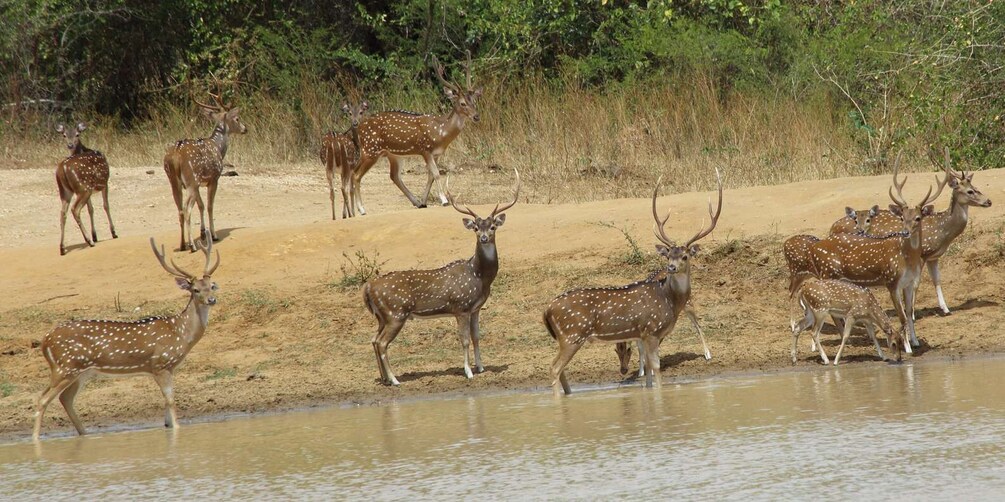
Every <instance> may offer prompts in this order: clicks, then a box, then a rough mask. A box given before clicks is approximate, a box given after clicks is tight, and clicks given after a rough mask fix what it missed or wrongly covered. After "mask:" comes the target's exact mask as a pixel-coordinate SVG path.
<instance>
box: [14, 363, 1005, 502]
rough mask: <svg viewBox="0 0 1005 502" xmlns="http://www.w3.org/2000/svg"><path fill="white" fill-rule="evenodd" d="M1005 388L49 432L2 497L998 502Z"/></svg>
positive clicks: (961, 381)
mask: <svg viewBox="0 0 1005 502" xmlns="http://www.w3.org/2000/svg"><path fill="white" fill-rule="evenodd" d="M476 378H477V377H476ZM1002 382H1005V360H1001V359H982V360H968V361H964V362H944V363H928V364H917V365H912V364H904V365H901V366H887V365H853V366H850V367H843V368H839V369H834V368H826V369H824V368H821V369H819V370H812V371H801V372H790V373H783V374H776V375H768V376H751V377H729V378H714V379H709V380H702V381H697V382H692V383H684V384H667V385H664V387H663V391H662V392H660V393H657V392H653V391H651V390H645V389H641V388H638V387H630V388H628V387H625V388H615V389H606V390H591V391H580V392H577V393H574V394H573V395H572V396H570V397H566V398H563V399H555V398H554V397H553V396H552V395H551V389H550V388H549V389H546V390H544V391H542V392H540V393H526V394H511V395H498V396H479V397H470V398H454V399H444V400H426V401H413V402H407V403H400V404H390V405H387V406H379V407H361V408H348V409H346V408H342V409H329V410H323V411H312V412H299V413H290V414H284V415H274V416H265V417H254V418H239V419H232V420H228V421H225V422H217V423H200V424H183V428H182V429H180V430H179V431H178V432H177V434H174V433H172V432H171V431H167V430H163V429H156V430H143V431H129V432H117V433H103V434H95V435H92V436H86V437H82V438H78V437H65V438H56V439H47V440H46V439H43V441H42V442H41V443H40V444H37V445H36V444H33V443H31V442H27V441H26V442H18V443H13V444H7V445H0V494H2V496H3V498H4V499H6V500H25V499H32V500H54V499H73V500H96V499H99V498H100V499H106V498H112V499H136V498H159V499H187V500H193V499H196V498H200V497H211V498H212V499H214V500H218V499H234V498H240V499H256V500H260V499H273V498H276V497H282V498H314V499H318V498H337V499H357V500H358V499H375V498H376V499H400V500H404V499H413V498H420V499H432V498H436V499H444V498H448V497H466V498H468V497H486V498H489V499H503V498H506V499H514V498H520V499H526V498H531V499H555V498H560V499H568V498H575V499H581V498H585V499H598V498H604V499H607V498H613V497H616V496H622V497H639V496H646V497H652V496H657V497H661V498H666V497H671V496H672V497H678V498H687V499H698V498H701V499H736V500H741V499H749V498H756V499H772V500H778V499H815V498H820V497H826V498H838V499H851V498H860V497H869V498H870V499H905V498H907V497H920V498H923V499H933V498H948V497H953V498H956V499H963V500H974V499H999V498H1000V497H1002V494H1005V442H1003V439H1005V413H1003V412H1005V391H1003V390H1002V388H1003V383H1002ZM575 390H576V388H575V387H574V391H575ZM50 413H62V410H61V409H60V408H59V405H58V403H57V404H55V405H54V406H53V407H51V409H50Z"/></svg>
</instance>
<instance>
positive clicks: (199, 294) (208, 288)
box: [150, 237, 220, 307]
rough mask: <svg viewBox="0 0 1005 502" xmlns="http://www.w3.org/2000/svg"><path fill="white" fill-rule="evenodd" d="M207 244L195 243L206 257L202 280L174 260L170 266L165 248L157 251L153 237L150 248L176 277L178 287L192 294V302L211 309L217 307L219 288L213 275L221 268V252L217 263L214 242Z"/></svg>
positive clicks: (217, 253)
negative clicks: (166, 259)
mask: <svg viewBox="0 0 1005 502" xmlns="http://www.w3.org/2000/svg"><path fill="white" fill-rule="evenodd" d="M206 242H207V244H203V243H202V241H196V242H195V247H196V248H197V249H199V250H201V251H202V252H203V253H204V254H205V255H206V265H205V267H204V268H203V271H202V277H201V278H200V277H198V276H196V275H195V274H192V273H190V272H186V271H185V270H183V269H182V268H181V267H179V266H178V265H177V264H176V263H175V262H174V259H173V258H172V259H171V260H170V261H171V264H170V265H169V264H168V263H167V261H165V257H164V246H163V245H161V249H160V251H157V244H156V243H155V242H154V239H153V237H151V238H150V247H151V248H153V250H154V255H155V256H157V261H159V262H160V263H161V266H162V267H164V270H165V271H167V273H169V274H171V275H173V276H174V277H175V283H177V284H178V287H179V288H181V289H183V290H185V291H188V292H189V293H191V295H192V298H191V300H190V301H191V302H194V303H195V305H196V306H202V307H211V306H213V305H216V290H217V289H218V287H217V285H216V283H215V282H213V280H212V275H213V272H215V271H216V267H219V266H220V251H217V252H216V261H215V262H214V261H213V260H212V250H213V240H212V239H208V238H207V239H206Z"/></svg>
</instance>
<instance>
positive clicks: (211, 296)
mask: <svg viewBox="0 0 1005 502" xmlns="http://www.w3.org/2000/svg"><path fill="white" fill-rule="evenodd" d="M197 246H199V247H200V248H201V249H202V250H203V252H204V253H205V254H206V264H205V267H204V268H203V271H202V274H201V278H200V277H199V276H197V275H195V274H191V273H189V272H186V271H185V270H183V269H182V268H181V267H179V266H178V265H176V264H175V263H174V260H171V264H170V265H169V264H168V263H167V262H166V261H165V259H164V247H163V246H161V250H160V251H159V252H158V251H157V245H156V244H154V240H153V239H152V238H151V239H150V247H151V248H153V250H154V255H155V256H157V261H159V262H160V264H161V266H162V267H164V270H166V271H167V273H169V274H171V275H173V276H174V277H175V282H176V283H177V284H178V287H180V288H181V289H183V290H185V291H188V292H189V301H188V306H186V307H185V310H183V311H181V313H179V314H177V315H173V316H170V317H148V318H146V319H140V320H138V321H83V320H81V321H69V322H66V323H63V324H61V325H59V326H57V327H56V328H55V329H53V330H52V331H50V332H49V334H48V335H46V336H45V338H44V339H43V340H42V347H41V348H42V356H44V357H45V360H46V362H47V363H49V371H50V377H49V386H48V387H46V388H45V390H44V391H42V395H41V396H39V398H38V400H37V401H36V407H35V429H34V432H33V437H34V439H36V440H38V438H39V434H40V433H41V430H42V417H43V416H44V415H45V409H46V407H47V406H49V403H50V402H52V400H53V399H55V398H56V397H57V396H58V397H59V401H60V403H62V404H63V408H65V409H66V414H67V415H69V416H70V421H71V422H73V427H74V428H76V429H77V433H78V434H81V435H83V434H84V433H85V431H84V426H83V424H82V423H81V422H80V418H78V417H77V413H76V411H74V409H73V400H74V398H76V396H77V393H78V392H80V389H82V388H83V387H84V384H85V383H86V382H87V381H88V380H90V379H91V378H93V377H96V376H100V375H105V376H137V375H150V376H152V377H153V378H154V380H155V381H156V382H157V385H158V386H160V388H161V392H162V393H163V394H164V401H165V412H164V425H165V426H166V427H174V428H177V427H178V413H177V411H176V409H175V403H174V390H173V387H172V380H173V377H174V370H175V368H177V367H178V365H180V364H181V363H182V361H184V360H185V356H186V355H188V353H189V351H190V350H192V347H194V346H195V344H196V343H198V342H199V340H201V339H202V335H203V334H204V333H205V332H206V325H207V323H209V309H210V307H212V306H213V305H216V290H217V286H216V283H215V282H213V281H212V275H213V272H214V271H216V268H217V267H218V266H219V265H220V253H219V251H217V254H216V260H215V261H213V260H212V248H213V242H212V241H211V240H207V243H206V245H205V246H202V242H201V241H200V242H199V243H198V244H197Z"/></svg>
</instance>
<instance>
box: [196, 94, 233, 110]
mask: <svg viewBox="0 0 1005 502" xmlns="http://www.w3.org/2000/svg"><path fill="white" fill-rule="evenodd" d="M209 95H210V96H212V97H213V100H214V101H216V105H207V104H206V103H203V102H201V101H199V100H198V99H196V100H194V101H195V104H197V105H199V106H201V107H203V108H205V109H207V110H215V111H218V112H222V111H223V110H225V109H226V108H227V107H226V105H224V104H223V100H221V99H220V96H219V95H217V94H213V93H212V92H210V93H209Z"/></svg>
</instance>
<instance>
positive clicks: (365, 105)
mask: <svg viewBox="0 0 1005 502" xmlns="http://www.w3.org/2000/svg"><path fill="white" fill-rule="evenodd" d="M369 109H370V103H369V102H367V100H365V99H364V100H363V102H362V103H360V104H359V112H360V113H363V112H365V111H367V110H369Z"/></svg>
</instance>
